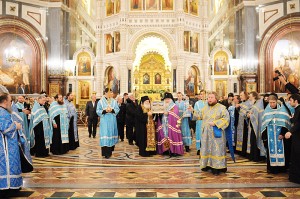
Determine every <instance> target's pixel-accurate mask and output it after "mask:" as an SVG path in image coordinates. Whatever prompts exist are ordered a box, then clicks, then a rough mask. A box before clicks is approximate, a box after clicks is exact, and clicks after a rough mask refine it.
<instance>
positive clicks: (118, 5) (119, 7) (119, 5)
mask: <svg viewBox="0 0 300 199" xmlns="http://www.w3.org/2000/svg"><path fill="white" fill-rule="evenodd" d="M115 2H116V13H120V10H121V0H116V1H115Z"/></svg>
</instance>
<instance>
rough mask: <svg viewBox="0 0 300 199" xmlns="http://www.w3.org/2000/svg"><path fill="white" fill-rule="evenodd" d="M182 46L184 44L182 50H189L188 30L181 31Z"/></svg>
mask: <svg viewBox="0 0 300 199" xmlns="http://www.w3.org/2000/svg"><path fill="white" fill-rule="evenodd" d="M183 46H184V51H188V52H189V50H190V32H189V31H184V33H183Z"/></svg>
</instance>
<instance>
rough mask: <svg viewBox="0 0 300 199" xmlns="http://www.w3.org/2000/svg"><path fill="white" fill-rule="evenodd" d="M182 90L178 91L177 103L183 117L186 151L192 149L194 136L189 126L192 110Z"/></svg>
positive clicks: (183, 137)
mask: <svg viewBox="0 0 300 199" xmlns="http://www.w3.org/2000/svg"><path fill="white" fill-rule="evenodd" d="M182 98H183V96H182V93H181V92H178V93H177V99H178V100H177V101H176V105H177V106H178V109H179V116H180V118H182V119H181V125H180V127H181V133H182V141H183V145H184V146H185V151H186V152H189V151H190V146H191V145H192V136H191V129H190V126H189V118H190V117H191V112H190V111H189V110H187V109H188V107H189V101H188V100H186V101H184V100H183V99H182Z"/></svg>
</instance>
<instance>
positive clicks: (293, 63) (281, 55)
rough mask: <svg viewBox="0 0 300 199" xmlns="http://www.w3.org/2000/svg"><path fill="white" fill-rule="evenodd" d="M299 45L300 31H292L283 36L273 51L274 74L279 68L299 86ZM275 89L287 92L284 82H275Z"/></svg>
mask: <svg viewBox="0 0 300 199" xmlns="http://www.w3.org/2000/svg"><path fill="white" fill-rule="evenodd" d="M299 47H300V32H292V33H289V34H287V35H285V36H284V37H283V38H281V39H280V40H279V41H278V42H277V43H276V45H275V48H274V51H273V74H270V75H272V78H273V77H274V76H275V71H276V70H279V71H280V72H281V74H282V75H283V76H284V77H285V78H286V79H287V81H288V82H290V83H292V84H293V85H294V86H296V87H297V88H298V87H299V75H300V74H299V69H300V60H299ZM274 91H275V92H278V93H283V92H286V89H285V87H284V85H283V84H281V83H280V82H279V81H275V82H274Z"/></svg>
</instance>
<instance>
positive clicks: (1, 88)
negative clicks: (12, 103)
mask: <svg viewBox="0 0 300 199" xmlns="http://www.w3.org/2000/svg"><path fill="white" fill-rule="evenodd" d="M3 94H9V91H8V90H7V88H6V87H5V86H3V85H1V84H0V95H3Z"/></svg>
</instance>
